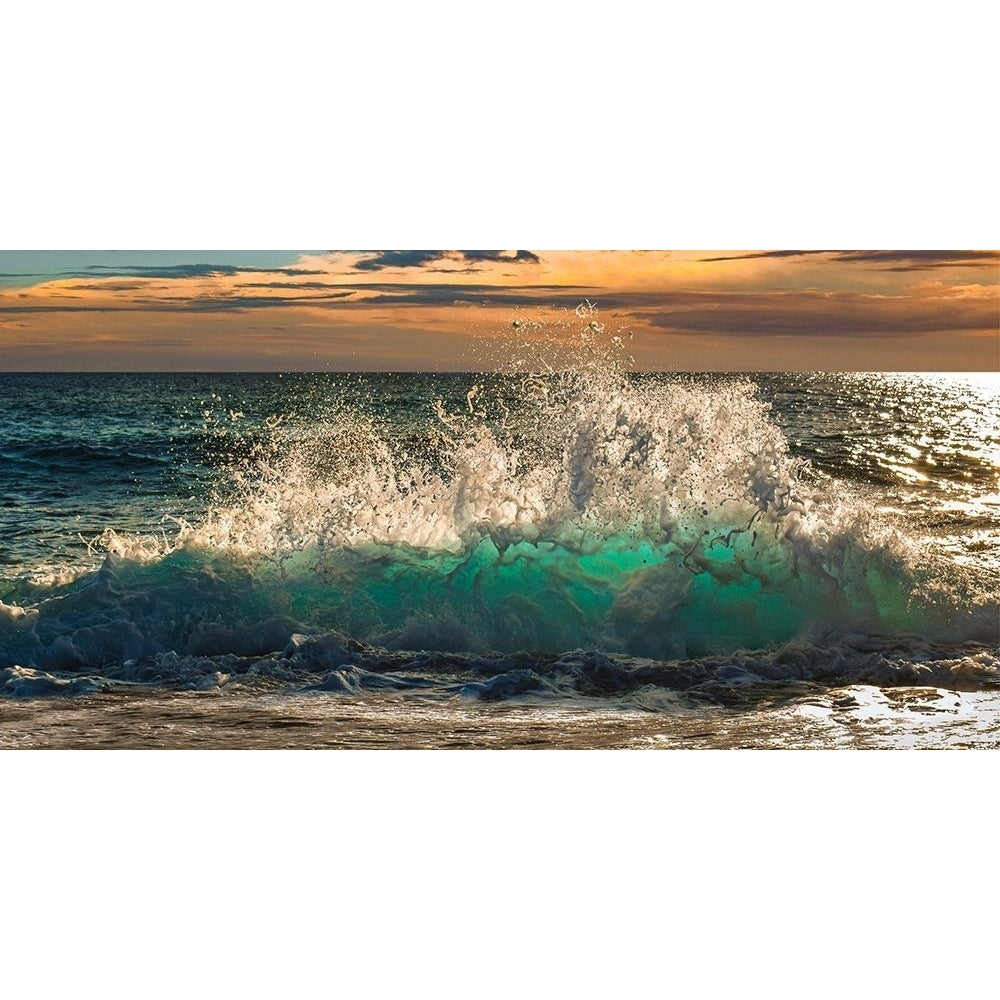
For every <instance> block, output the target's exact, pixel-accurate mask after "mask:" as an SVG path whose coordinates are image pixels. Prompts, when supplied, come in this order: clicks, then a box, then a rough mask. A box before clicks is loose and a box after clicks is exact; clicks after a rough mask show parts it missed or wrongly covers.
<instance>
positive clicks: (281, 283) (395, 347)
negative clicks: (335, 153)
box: [0, 250, 1000, 371]
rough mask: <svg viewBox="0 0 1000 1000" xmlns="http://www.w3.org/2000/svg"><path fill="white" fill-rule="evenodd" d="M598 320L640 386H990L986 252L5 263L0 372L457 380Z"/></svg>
mask: <svg viewBox="0 0 1000 1000" xmlns="http://www.w3.org/2000/svg"><path fill="white" fill-rule="evenodd" d="M585 301H586V302H590V303H592V304H593V305H594V306H595V307H596V309H597V316H598V318H599V320H600V322H601V323H602V324H603V325H604V327H605V330H606V331H607V333H608V335H609V336H610V335H614V334H624V335H628V334H631V339H630V340H629V341H628V344H629V350H630V351H631V353H632V355H633V356H634V358H635V362H636V367H638V368H641V369H653V370H656V369H663V370H669V369H688V370H732V371H738V370H796V369H805V370H822V369H826V370H862V371H873V370H904V371H908V370H928V371H948V370H958V371H997V370H1000V253H997V252H995V251H966V250H945V251H912V250H910V251H901V250H839V251H827V250H777V251H775V250H770V251H705V250H701V251H669V252H668V251H621V250H610V251H545V250H447V251H442V250H382V251H289V252H272V251H266V252H265V251H261V252H258V251H232V252H209V251H191V252H184V251H160V252H138V251H99V252H96V251H95V252H76V251H32V252H0V370H3V371H73V370H80V371H191V370H195V371H219V370H222V371H255V370H277V371H290V370H362V371H364V370H390V371H392V370H394V371H412V370H423V369H430V370H449V369H459V370H464V369H476V368H484V367H491V366H497V365H503V364H504V362H505V355H506V353H507V352H509V351H510V350H511V349H512V347H511V344H512V339H511V331H512V330H516V331H517V337H518V344H519V345H520V347H519V348H518V349H520V350H522V351H523V350H524V347H525V345H526V344H527V345H529V347H530V342H531V340H532V338H543V339H551V338H552V337H556V339H558V338H559V337H566V338H572V336H573V331H574V330H576V329H577V328H578V327H579V325H580V324H579V320H577V319H576V317H575V313H574V310H575V309H576V307H577V306H579V305H580V304H581V303H583V302H585Z"/></svg>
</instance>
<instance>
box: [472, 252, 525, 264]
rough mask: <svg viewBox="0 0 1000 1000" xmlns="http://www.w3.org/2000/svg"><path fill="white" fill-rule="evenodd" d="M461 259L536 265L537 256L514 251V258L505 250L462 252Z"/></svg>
mask: <svg viewBox="0 0 1000 1000" xmlns="http://www.w3.org/2000/svg"><path fill="white" fill-rule="evenodd" d="M461 253H462V257H463V258H464V259H465V260H468V261H480V260H482V261H502V262H505V263H515V264H516V263H522V264H537V263H538V255H537V254H533V253H532V252H531V251H530V250H515V251H514V256H513V257H512V256H511V255H510V253H509V252H508V251H506V250H463V251H461Z"/></svg>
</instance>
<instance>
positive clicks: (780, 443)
mask: <svg viewBox="0 0 1000 1000" xmlns="http://www.w3.org/2000/svg"><path fill="white" fill-rule="evenodd" d="M0 391H2V392H3V396H4V399H5V408H4V411H3V413H2V414H0V538H2V546H0V602H2V604H0V691H2V692H3V693H5V694H7V695H10V696H14V697H20V698H49V697H54V696H61V697H66V696H69V697H93V696H94V694H95V693H99V692H104V693H107V692H109V691H111V692H113V691H117V690H121V689H122V688H123V687H128V689H129V690H133V691H134V690H140V689H141V690H143V691H176V690H198V691H213V690H214V691H219V690H223V689H225V690H226V691H228V692H230V693H233V692H238V691H240V690H245V691H247V692H258V693H259V691H260V690H261V686H262V685H263V686H265V687H267V688H268V690H271V689H278V690H280V691H281V692H283V696H287V697H289V698H294V697H296V696H298V695H299V694H301V693H302V692H307V691H315V690H317V689H318V690H322V691H325V692H327V693H330V692H333V693H338V694H339V695H342V696H344V697H356V696H358V695H359V693H362V692H366V693H367V694H368V695H371V694H372V693H373V692H375V693H378V692H392V693H393V695H394V696H396V695H398V694H399V692H401V691H402V692H412V691H417V692H419V694H420V696H421V697H424V698H426V697H433V698H440V699H445V700H448V699H460V700H463V699H464V700H468V699H472V701H473V703H475V702H476V701H477V700H478V701H482V702H484V703H485V702H486V701H495V700H497V699H500V700H510V699H514V700H518V699H522V700H523V699H526V698H527V699H529V700H530V699H534V700H538V699H542V700H543V701H544V700H545V699H548V700H549V701H552V700H555V701H558V702H559V703H564V702H565V701H566V699H569V700H570V701H572V702H574V703H575V701H577V700H581V704H590V701H589V700H592V699H594V698H597V699H603V700H602V701H601V704H603V705H607V704H608V699H611V701H612V702H613V703H614V704H618V703H619V702H622V699H624V702H622V703H623V704H624V703H625V702H628V704H630V705H632V703H633V702H634V701H635V699H636V698H638V699H639V701H640V702H641V703H642V705H641V707H642V709H643V710H648V711H661V710H663V711H668V710H673V708H675V707H676V704H675V703H674V702H672V701H671V700H670V698H667V701H666V702H663V703H662V704H660V702H658V701H657V697H654V696H653V695H651V694H650V692H653V693H654V694H655V692H656V691H660V692H667V693H670V692H673V693H677V692H684V696H685V697H688V698H690V697H694V698H695V699H696V700H697V699H698V698H701V699H703V700H704V701H705V702H706V703H712V704H717V703H727V704H728V703H729V702H730V701H732V699H733V698H742V697H744V696H747V697H749V695H747V692H751V693H752V692H754V691H763V690H765V689H767V690H771V688H772V687H773V685H775V684H779V685H780V684H791V683H802V682H806V683H815V684H820V685H822V686H823V687H824V689H829V688H835V687H837V686H838V685H839V686H843V685H850V684H854V683H859V682H860V683H871V684H875V685H879V686H888V687H890V688H891V687H893V686H897V685H904V684H914V683H916V684H929V685H934V686H937V687H941V688H944V689H955V690H970V689H975V690H990V689H992V688H993V686H995V685H996V683H997V677H998V662H1000V661H998V659H997V645H998V638H1000V637H998V631H1000V627H998V620H1000V617H998V607H997V600H996V594H997V592H998V590H1000V586H998V580H1000V574H998V567H1000V556H998V540H1000V485H998V475H1000V383H998V380H997V379H996V378H989V377H983V376H969V377H959V376H928V375H906V374H884V375H879V374H868V375H853V374H841V375H832V374H766V375H754V376H741V375H718V374H712V375H652V374H643V375H639V374H634V373H629V372H623V371H622V370H620V369H619V368H616V367H615V366H613V365H612V366H608V367H607V368H600V367H595V366H590V367H584V368H582V369H581V370H577V371H574V372H548V373H545V374H541V375H538V374H523V373H521V374H507V375H484V374H468V375H427V374H419V375H418V374H400V375H386V374H378V375H333V374H314V375H302V374H298V375H279V374H274V375H259V374H254V375H249V374H233V375H218V374H211V375H209V374H205V375H151V374H147V375H86V374H62V375H0ZM385 696H386V697H388V695H385ZM588 699H589V700H588ZM463 703H464V701H463ZM664 705H665V706H667V707H666V708H664V707H663V706H664ZM671 706H673V708H672V707H671ZM633 707H634V706H633ZM748 710H749V709H748Z"/></svg>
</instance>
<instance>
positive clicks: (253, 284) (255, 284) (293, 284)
mask: <svg viewBox="0 0 1000 1000" xmlns="http://www.w3.org/2000/svg"><path fill="white" fill-rule="evenodd" d="M237 287H239V288H336V287H337V286H336V285H334V284H332V283H331V282H329V281H241V282H240V283H239V285H238V286H237Z"/></svg>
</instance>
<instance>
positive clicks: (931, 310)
mask: <svg viewBox="0 0 1000 1000" xmlns="http://www.w3.org/2000/svg"><path fill="white" fill-rule="evenodd" d="M661 305H662V307H663V308H662V309H660V310H657V311H655V312H635V313H633V314H632V315H633V316H634V317H635V318H636V319H640V320H643V321H644V322H646V323H648V324H649V325H650V326H653V327H658V328H660V329H664V330H670V331H671V332H674V333H682V334H716V335H722V336H728V337H917V336H920V335H922V334H925V333H969V332H983V331H988V330H995V329H997V300H996V298H995V297H992V296H976V297H972V296H970V297H964V296H936V297H929V296H917V297H910V296H907V297H902V296H899V297H896V296H880V295H864V294H861V293H858V292H794V293H791V292H786V293H782V292H773V293H767V292H763V293H757V294H753V293H723V294H706V293H683V292H680V293H673V294H668V295H665V296H663V302H662V303H661Z"/></svg>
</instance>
